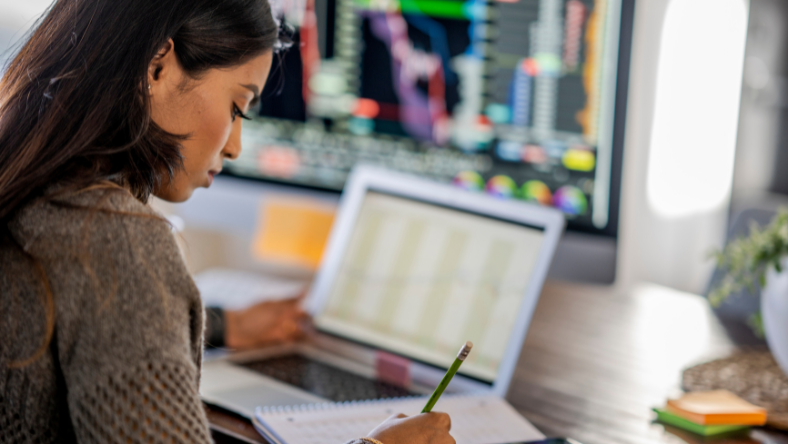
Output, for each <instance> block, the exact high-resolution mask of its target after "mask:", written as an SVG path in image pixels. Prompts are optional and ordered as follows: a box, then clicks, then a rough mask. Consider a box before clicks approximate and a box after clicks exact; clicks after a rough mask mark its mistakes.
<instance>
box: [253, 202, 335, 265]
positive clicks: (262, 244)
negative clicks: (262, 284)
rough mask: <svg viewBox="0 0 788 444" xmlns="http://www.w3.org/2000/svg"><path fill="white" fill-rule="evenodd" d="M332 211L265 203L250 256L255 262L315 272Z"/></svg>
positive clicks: (309, 204)
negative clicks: (266, 262)
mask: <svg viewBox="0 0 788 444" xmlns="http://www.w3.org/2000/svg"><path fill="white" fill-rule="evenodd" d="M334 212H335V209H334V208H333V207H329V206H328V205H325V204H322V203H318V202H310V201H285V200H279V199H267V200H266V203H265V204H264V205H263V207H262V208H261V210H260V218H259V221H258V228H257V232H256V234H255V238H254V243H253V245H252V253H253V254H254V256H255V257H256V258H258V259H262V260H264V261H273V262H278V263H284V264H292V265H297V266H302V267H306V268H309V269H315V268H317V266H318V265H320V259H321V257H322V256H323V249H324V248H325V245H326V241H327V240H328V235H329V233H330V232H331V226H332V225H333V223H334Z"/></svg>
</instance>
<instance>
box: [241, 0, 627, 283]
mask: <svg viewBox="0 0 788 444" xmlns="http://www.w3.org/2000/svg"><path fill="white" fill-rule="evenodd" d="M277 4H278V5H279V9H280V12H281V15H282V20H283V21H284V23H285V26H286V27H289V28H290V29H291V30H292V40H293V46H292V47H291V49H289V50H287V51H285V52H282V53H280V54H279V55H278V57H277V62H275V66H274V68H273V70H272V73H271V76H270V77H269V80H268V84H267V85H266V88H265V91H264V92H263V100H262V104H261V106H260V109H259V111H258V113H257V116H256V117H255V119H254V121H252V122H245V123H244V125H245V126H244V133H243V145H244V151H243V153H242V154H241V157H240V158H239V159H238V160H237V161H235V162H228V164H227V165H226V167H225V171H226V172H228V173H229V174H232V175H236V176H242V177H247V178H254V179H262V180H265V181H269V182H277V183H280V184H287V185H292V186H297V187H305V188H307V189H314V190H329V191H332V192H340V191H341V190H342V188H343V186H344V184H345V180H346V178H347V175H348V173H349V171H350V170H351V168H352V167H353V165H355V164H356V163H358V162H363V163H366V164H379V165H383V166H386V167H389V168H393V169H396V170H401V171H404V172H407V173H415V174H418V175H421V176H424V177H429V178H432V179H436V180H438V181H442V182H451V183H454V184H456V185H457V186H460V187H464V188H466V189H469V190H475V191H478V192H480V193H488V194H491V195H493V196H496V197H498V198H502V199H522V200H527V201H533V202H535V203H538V204H541V205H551V206H555V207H557V208H559V209H561V210H562V211H563V212H564V213H565V214H566V217H567V220H568V231H569V232H568V233H567V236H566V237H565V240H564V242H563V243H562V245H561V246H560V247H559V250H558V252H557V254H556V259H555V265H554V267H553V271H552V272H551V274H552V276H554V277H561V278H567V279H579V280H591V281H600V282H612V281H613V280H614V277H615V264H616V260H615V256H616V238H617V233H618V213H619V194H620V183H621V165H622V154H623V139H624V138H623V131H624V118H625V113H626V95H627V84H628V72H629V50H630V40H631V25H632V16H633V10H634V0H498V1H487V0H467V1H464V0H460V1H458V0H286V1H285V2H284V3H283V4H280V3H275V5H277Z"/></svg>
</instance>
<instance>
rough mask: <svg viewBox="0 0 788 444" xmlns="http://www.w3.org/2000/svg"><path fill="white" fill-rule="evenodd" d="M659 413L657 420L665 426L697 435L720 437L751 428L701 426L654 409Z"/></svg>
mask: <svg viewBox="0 0 788 444" xmlns="http://www.w3.org/2000/svg"><path fill="white" fill-rule="evenodd" d="M652 410H654V411H655V412H657V420H658V421H659V422H661V423H663V424H668V425H672V426H674V427H678V428H680V429H684V430H689V431H690V432H692V433H697V434H698V435H702V436H712V435H719V434H721V433H730V432H738V431H741V430H747V429H749V428H750V426H746V425H744V426H743V425H701V424H696V423H694V422H692V421H689V420H686V419H684V418H682V417H681V416H678V415H674V414H673V413H670V412H669V411H667V410H663V409H657V408H655V409H652Z"/></svg>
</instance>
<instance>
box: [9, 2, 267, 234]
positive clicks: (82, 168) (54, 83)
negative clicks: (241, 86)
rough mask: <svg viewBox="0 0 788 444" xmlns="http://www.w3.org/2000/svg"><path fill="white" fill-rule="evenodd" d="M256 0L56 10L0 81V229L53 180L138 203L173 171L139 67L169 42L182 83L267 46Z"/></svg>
mask: <svg viewBox="0 0 788 444" xmlns="http://www.w3.org/2000/svg"><path fill="white" fill-rule="evenodd" d="M277 35H278V25H277V24H276V22H275V21H274V19H273V16H272V14H271V7H270V5H269V3H268V1H267V0H111V1H107V0H57V1H56V2H55V3H54V4H53V5H52V7H51V9H50V10H49V12H48V13H47V14H46V15H45V16H44V17H43V19H42V20H41V22H40V23H39V25H38V27H37V29H36V30H35V31H34V32H33V33H32V35H31V37H30V39H29V40H28V41H27V43H26V44H25V45H24V46H23V47H22V48H21V50H20V51H19V53H18V54H17V56H16V57H15V58H14V59H13V61H12V62H11V63H10V65H9V66H8V69H7V71H6V73H5V76H4V77H3V80H2V82H0V225H3V224H4V222H6V221H7V219H8V216H9V215H11V214H13V213H14V212H15V211H16V210H17V209H19V208H20V207H21V206H23V205H25V204H26V203H27V202H29V200H30V199H31V198H33V197H34V196H36V195H37V194H40V193H41V191H42V190H43V189H44V188H45V187H46V186H47V185H48V184H50V183H52V182H63V181H66V182H69V183H71V184H73V185H75V186H87V185H90V184H92V183H95V182H97V181H100V180H107V179H111V180H113V181H115V182H117V183H119V184H121V185H123V186H124V187H125V188H128V189H129V190H130V191H131V192H132V194H134V196H135V197H137V198H138V199H140V200H142V201H146V200H147V198H148V196H149V195H150V194H151V192H152V191H153V190H154V189H155V188H156V186H158V185H159V183H160V182H161V181H162V180H163V179H166V175H170V176H171V175H172V174H173V172H174V171H175V170H176V169H177V168H179V167H180V166H181V156H180V144H179V142H180V141H181V140H182V137H183V136H182V135H174V134H168V133H166V132H164V131H163V130H162V129H161V128H159V127H158V126H156V124H155V123H153V122H152V121H151V118H150V109H149V108H150V104H149V97H148V95H147V94H145V91H143V89H144V85H146V84H147V75H148V66H149V64H150V62H151V60H152V59H153V57H154V56H155V55H156V53H157V51H158V50H159V49H160V48H161V47H162V46H163V45H164V44H165V43H166V42H167V41H168V39H172V40H173V42H174V43H175V54H176V56H177V57H178V60H179V62H180V64H181V66H182V67H183V69H184V70H185V71H186V72H187V73H188V74H190V75H191V76H193V77H197V76H199V74H200V73H202V72H204V71H206V70H208V69H211V68H220V67H230V66H234V65H238V64H241V63H243V62H245V61H246V60H248V59H250V58H252V57H255V56H257V55H259V54H261V53H263V52H265V51H267V50H271V49H272V48H273V47H274V46H275V45H276V42H277Z"/></svg>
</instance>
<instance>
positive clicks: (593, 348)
mask: <svg viewBox="0 0 788 444" xmlns="http://www.w3.org/2000/svg"><path fill="white" fill-rule="evenodd" d="M735 350H736V346H735V345H733V343H732V342H731V341H730V340H729V339H728V338H727V337H726V335H725V333H724V331H723V329H722V327H721V326H720V324H719V323H718V322H717V320H716V318H715V317H714V316H713V314H712V313H711V311H710V310H709V308H708V306H707V304H706V301H705V300H704V299H703V298H701V297H700V296H695V295H691V294H686V293H680V292H677V291H674V290H670V289H667V288H664V287H659V286H655V285H640V286H638V287H636V288H634V289H632V290H629V291H615V290H613V289H611V288H608V287H591V286H585V285H570V284H563V283H561V284H559V283H549V284H548V285H547V286H546V287H545V290H544V292H543V294H542V297H541V300H540V302H539V306H538V308H537V310H536V313H535V315H534V319H533V322H532V324H531V328H530V330H529V332H528V337H527V339H526V342H525V346H524V347H523V352H522V355H521V359H520V363H519V364H518V368H517V372H516V373H515V376H514V380H513V381H512V387H511V390H510V392H509V396H508V398H507V399H508V400H509V402H510V403H511V404H512V405H513V406H514V407H515V408H517V409H518V410H519V411H520V412H521V413H522V414H523V415H524V416H525V417H526V418H528V419H529V420H530V421H531V422H533V424H534V425H535V426H536V427H538V428H539V429H540V430H541V431H542V432H544V433H545V434H546V435H548V436H569V437H572V438H574V439H577V440H578V441H580V442H581V443H583V444H613V443H622V444H623V443H627V444H647V443H683V442H687V443H690V444H694V443H697V442H702V441H699V440H698V439H696V438H694V437H693V436H691V435H686V434H684V433H682V432H681V431H679V430H676V429H666V428H665V427H663V426H662V425H660V424H654V423H652V418H653V416H654V415H653V414H652V412H651V410H650V409H651V407H654V406H659V405H663V404H664V402H665V399H666V398H667V397H668V396H670V395H674V394H677V393H678V392H679V384H680V378H681V370H682V369H684V368H685V367H687V366H690V365H692V364H696V363H700V362H703V361H705V360H709V359H714V358H718V357H722V356H726V355H728V354H730V353H731V352H733V351H735ZM209 419H210V421H211V422H212V423H213V424H214V425H216V426H218V427H221V428H224V429H227V430H232V431H233V432H234V433H237V434H238V435H242V436H246V437H247V439H248V440H247V441H236V440H234V439H231V438H228V437H227V436H224V435H221V434H219V433H217V434H216V435H215V438H216V440H217V443H230V442H260V443H264V442H265V441H264V440H262V438H259V437H258V436H257V435H256V434H255V432H254V430H253V429H251V426H250V425H249V424H246V423H243V422H239V421H238V420H234V419H233V418H231V417H228V416H226V415H223V414H221V413H220V412H209ZM713 442H715V443H716V444H729V443H730V444H733V443H747V444H755V443H781V444H788V434H783V433H779V432H773V431H767V430H754V431H752V432H750V434H749V435H745V436H737V437H733V438H726V439H724V440H714V441H713ZM327 444H328V443H327ZM337 444H339V443H337Z"/></svg>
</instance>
